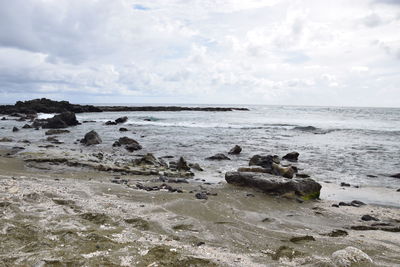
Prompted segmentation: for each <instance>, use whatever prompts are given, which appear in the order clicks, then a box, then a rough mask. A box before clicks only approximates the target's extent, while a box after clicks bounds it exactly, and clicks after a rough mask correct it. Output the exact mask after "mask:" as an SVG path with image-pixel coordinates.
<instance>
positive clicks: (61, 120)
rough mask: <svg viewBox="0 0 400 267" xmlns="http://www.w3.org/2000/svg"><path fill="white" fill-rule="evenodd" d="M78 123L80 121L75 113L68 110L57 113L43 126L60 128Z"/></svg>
mask: <svg viewBox="0 0 400 267" xmlns="http://www.w3.org/2000/svg"><path fill="white" fill-rule="evenodd" d="M78 124H79V122H78V121H77V120H76V116H75V113H73V112H68V111H67V112H63V113H61V114H59V115H55V116H54V117H53V118H50V119H47V123H45V124H43V125H42V128H48V129H59V128H67V127H69V126H75V125H78Z"/></svg>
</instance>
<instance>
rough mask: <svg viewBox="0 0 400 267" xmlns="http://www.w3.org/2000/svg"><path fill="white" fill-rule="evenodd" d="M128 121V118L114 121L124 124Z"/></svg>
mask: <svg viewBox="0 0 400 267" xmlns="http://www.w3.org/2000/svg"><path fill="white" fill-rule="evenodd" d="M127 121H128V117H126V116H124V117H121V118H118V119H116V120H115V122H116V123H124V122H127Z"/></svg>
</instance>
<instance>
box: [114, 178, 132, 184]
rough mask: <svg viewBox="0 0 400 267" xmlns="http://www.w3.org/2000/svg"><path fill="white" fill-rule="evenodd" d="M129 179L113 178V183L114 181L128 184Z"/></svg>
mask: <svg viewBox="0 0 400 267" xmlns="http://www.w3.org/2000/svg"><path fill="white" fill-rule="evenodd" d="M128 182H129V181H128V180H126V179H112V180H111V183H114V184H128Z"/></svg>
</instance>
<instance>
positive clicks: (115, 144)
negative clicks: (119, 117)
mask: <svg viewBox="0 0 400 267" xmlns="http://www.w3.org/2000/svg"><path fill="white" fill-rule="evenodd" d="M112 146H113V147H117V146H121V143H120V142H119V141H115V142H114V144H112Z"/></svg>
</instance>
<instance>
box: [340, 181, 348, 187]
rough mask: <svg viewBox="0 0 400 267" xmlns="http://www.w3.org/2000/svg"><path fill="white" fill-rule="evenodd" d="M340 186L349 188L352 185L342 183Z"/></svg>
mask: <svg viewBox="0 0 400 267" xmlns="http://www.w3.org/2000/svg"><path fill="white" fill-rule="evenodd" d="M340 186H346V187H349V186H350V184H348V183H344V182H341V183H340Z"/></svg>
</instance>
